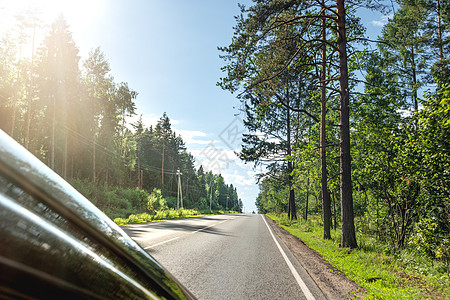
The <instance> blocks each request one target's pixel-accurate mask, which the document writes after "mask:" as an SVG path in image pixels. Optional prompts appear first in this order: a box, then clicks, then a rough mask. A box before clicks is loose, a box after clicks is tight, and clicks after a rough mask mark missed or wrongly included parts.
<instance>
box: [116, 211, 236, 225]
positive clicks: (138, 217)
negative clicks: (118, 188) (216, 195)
mask: <svg viewBox="0 0 450 300" xmlns="http://www.w3.org/2000/svg"><path fill="white" fill-rule="evenodd" d="M228 213H236V212H233V211H222V210H217V211H209V210H208V211H198V210H196V209H166V210H160V211H157V212H156V213H155V214H148V213H142V214H135V215H130V216H129V217H128V218H126V219H125V218H115V219H114V222H115V223H116V224H117V225H119V226H120V225H128V224H139V223H148V222H156V221H162V220H174V219H184V218H192V217H202V216H207V215H221V214H228Z"/></svg>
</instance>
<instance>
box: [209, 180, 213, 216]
mask: <svg viewBox="0 0 450 300" xmlns="http://www.w3.org/2000/svg"><path fill="white" fill-rule="evenodd" d="M213 179H214V177H213V178H212V179H211V181H210V182H209V211H212V209H211V203H212V181H213Z"/></svg>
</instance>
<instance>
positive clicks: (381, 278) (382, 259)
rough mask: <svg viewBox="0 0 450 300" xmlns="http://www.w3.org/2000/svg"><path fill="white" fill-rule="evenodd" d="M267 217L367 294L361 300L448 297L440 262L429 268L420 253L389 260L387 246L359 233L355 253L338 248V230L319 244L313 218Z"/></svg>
mask: <svg viewBox="0 0 450 300" xmlns="http://www.w3.org/2000/svg"><path fill="white" fill-rule="evenodd" d="M268 216H269V217H270V218H271V219H273V220H275V221H276V222H277V224H279V225H280V226H281V227H283V228H284V229H286V230H287V231H289V232H290V233H291V234H293V235H294V236H296V237H298V238H299V239H301V240H302V241H303V242H304V243H305V244H306V245H308V247H310V248H312V249H314V250H316V251H317V252H318V253H319V254H321V256H322V257H323V258H324V259H325V260H327V261H328V262H330V263H331V264H332V265H333V266H334V267H335V268H337V269H338V271H339V272H342V273H344V274H345V275H346V276H347V277H349V278H350V279H352V280H353V281H355V282H356V283H357V284H358V285H360V286H361V287H363V288H364V289H365V290H366V292H367V293H368V296H367V298H365V299H441V298H444V299H445V297H446V295H448V294H449V293H450V277H449V276H448V275H447V274H445V268H442V266H443V262H438V263H436V264H435V265H432V264H431V263H430V261H429V259H427V258H426V257H424V256H423V255H421V254H420V253H417V252H411V251H407V250H403V251H402V252H400V253H398V254H396V255H395V256H391V255H389V254H387V253H386V251H385V249H386V247H387V246H388V245H387V244H385V243H382V242H380V241H378V240H377V239H376V238H374V237H372V236H369V235H365V234H361V233H359V234H358V241H359V243H358V244H359V248H358V249H354V250H349V249H348V248H340V247H339V243H340V230H335V231H332V232H331V235H332V239H331V240H323V239H322V238H321V237H322V224H321V221H320V218H319V217H317V216H316V217H311V218H310V219H309V220H308V221H307V222H305V221H301V220H299V221H295V222H291V221H290V220H288V219H287V217H286V216H284V215H276V214H268Z"/></svg>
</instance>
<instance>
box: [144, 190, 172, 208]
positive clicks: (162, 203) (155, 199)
mask: <svg viewBox="0 0 450 300" xmlns="http://www.w3.org/2000/svg"><path fill="white" fill-rule="evenodd" d="M147 199H148V200H147V211H148V212H149V213H151V214H154V213H156V212H157V211H158V210H165V209H167V204H166V200H165V199H164V198H163V196H162V195H161V190H159V189H156V188H155V189H153V191H152V193H151V194H150V195H149V196H148V198H147Z"/></svg>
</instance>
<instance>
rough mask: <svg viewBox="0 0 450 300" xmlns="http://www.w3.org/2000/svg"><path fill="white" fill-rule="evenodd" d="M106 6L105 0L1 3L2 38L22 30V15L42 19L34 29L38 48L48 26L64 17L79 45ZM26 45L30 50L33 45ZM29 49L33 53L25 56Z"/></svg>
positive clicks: (15, 0)
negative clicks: (6, 34) (59, 17)
mask: <svg viewBox="0 0 450 300" xmlns="http://www.w3.org/2000/svg"><path fill="white" fill-rule="evenodd" d="M104 7H105V0H0V37H1V36H3V34H5V33H6V32H8V31H13V32H16V33H17V32H18V31H20V29H19V27H18V26H17V25H18V24H19V19H20V17H19V16H23V17H24V18H28V19H29V20H30V18H31V17H33V18H36V19H37V20H39V21H38V22H37V25H38V26H37V28H36V29H35V30H36V31H35V37H36V45H39V43H40V41H42V39H43V38H44V36H45V34H46V33H47V32H48V25H51V24H52V23H53V22H54V21H55V20H56V19H57V18H58V16H59V15H60V14H62V15H63V16H64V18H65V19H66V20H67V24H68V25H69V26H70V30H71V31H72V33H73V35H74V39H75V41H76V42H78V40H79V39H82V38H83V37H84V35H85V34H86V33H87V32H88V31H89V30H92V26H95V22H96V21H97V20H98V19H99V17H101V15H102V13H103V11H104ZM18 17H19V18H18ZM28 23H30V21H28ZM31 27H32V25H31ZM23 46H24V48H27V46H30V45H23ZM29 48H30V51H24V53H23V55H24V56H29V55H28V53H30V54H31V47H29Z"/></svg>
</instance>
